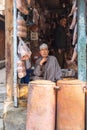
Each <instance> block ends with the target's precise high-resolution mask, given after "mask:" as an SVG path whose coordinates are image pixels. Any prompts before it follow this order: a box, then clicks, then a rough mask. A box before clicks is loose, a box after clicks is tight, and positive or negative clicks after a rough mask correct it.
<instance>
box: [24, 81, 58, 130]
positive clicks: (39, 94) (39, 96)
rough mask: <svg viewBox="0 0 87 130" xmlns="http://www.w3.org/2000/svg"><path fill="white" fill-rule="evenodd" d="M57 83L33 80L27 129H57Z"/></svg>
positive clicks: (30, 85)
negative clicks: (55, 88)
mask: <svg viewBox="0 0 87 130" xmlns="http://www.w3.org/2000/svg"><path fill="white" fill-rule="evenodd" d="M54 87H55V83H53V82H51V81H47V80H36V81H31V82H30V84H29V90H28V92H29V93H28V105H27V122H26V130H55V90H54Z"/></svg>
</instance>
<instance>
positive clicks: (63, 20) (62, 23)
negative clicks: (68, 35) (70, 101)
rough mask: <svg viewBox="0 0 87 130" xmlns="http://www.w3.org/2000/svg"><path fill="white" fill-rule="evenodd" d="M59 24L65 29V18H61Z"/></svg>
mask: <svg viewBox="0 0 87 130" xmlns="http://www.w3.org/2000/svg"><path fill="white" fill-rule="evenodd" d="M60 24H61V25H62V26H64V27H66V18H63V19H61V20H60Z"/></svg>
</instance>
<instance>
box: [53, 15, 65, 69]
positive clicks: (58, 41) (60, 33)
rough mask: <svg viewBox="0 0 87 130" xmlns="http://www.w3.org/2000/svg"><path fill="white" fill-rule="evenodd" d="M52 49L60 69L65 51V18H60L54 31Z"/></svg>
mask: <svg viewBox="0 0 87 130" xmlns="http://www.w3.org/2000/svg"><path fill="white" fill-rule="evenodd" d="M54 48H55V51H56V57H57V59H58V62H59V65H60V66H61V68H64V62H65V50H66V49H67V34H66V18H65V17H62V18H61V19H60V23H59V24H58V25H57V27H56V30H55V42H54Z"/></svg>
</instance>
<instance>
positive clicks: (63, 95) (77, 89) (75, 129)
mask: <svg viewBox="0 0 87 130" xmlns="http://www.w3.org/2000/svg"><path fill="white" fill-rule="evenodd" d="M58 85H59V86H60V90H59V91H58V94H57V130H84V129H85V93H84V91H83V87H84V83H83V82H81V81H79V80H75V79H64V80H60V81H59V82H58Z"/></svg>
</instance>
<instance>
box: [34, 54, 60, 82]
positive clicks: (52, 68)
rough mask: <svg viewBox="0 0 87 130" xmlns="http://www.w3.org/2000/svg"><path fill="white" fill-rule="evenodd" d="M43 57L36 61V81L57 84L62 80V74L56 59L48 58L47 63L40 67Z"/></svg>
mask: <svg viewBox="0 0 87 130" xmlns="http://www.w3.org/2000/svg"><path fill="white" fill-rule="evenodd" d="M41 59H42V58H41V57H40V58H39V59H38V60H37V61H36V64H35V70H34V75H35V76H34V79H45V80H51V81H53V82H56V81H57V80H59V79H61V77H62V72H61V68H60V66H59V64H58V62H57V59H56V57H54V56H48V59H47V62H45V63H44V64H43V65H42V66H41V65H40V61H41Z"/></svg>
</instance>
